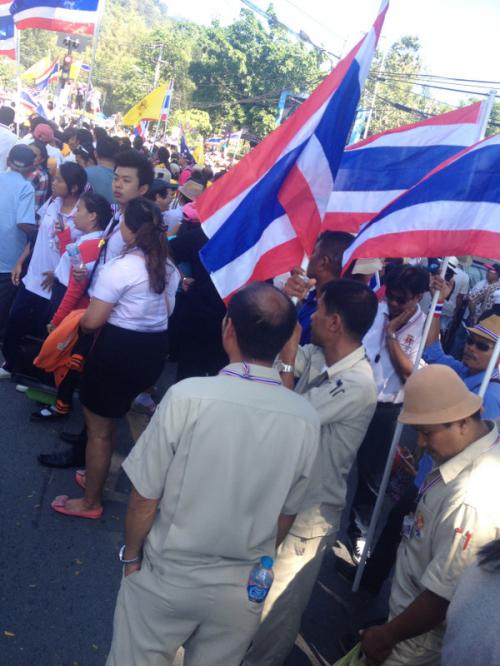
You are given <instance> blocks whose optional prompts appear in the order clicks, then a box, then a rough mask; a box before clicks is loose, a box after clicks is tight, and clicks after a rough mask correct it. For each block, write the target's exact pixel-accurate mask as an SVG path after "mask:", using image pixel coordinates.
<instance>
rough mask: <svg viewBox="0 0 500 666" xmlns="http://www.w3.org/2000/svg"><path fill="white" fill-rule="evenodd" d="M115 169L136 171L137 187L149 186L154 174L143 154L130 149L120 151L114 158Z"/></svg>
mask: <svg viewBox="0 0 500 666" xmlns="http://www.w3.org/2000/svg"><path fill="white" fill-rule="evenodd" d="M117 167H128V168H130V169H137V177H138V178H139V187H141V186H142V185H147V186H148V187H150V186H151V184H152V182H153V180H154V177H155V172H154V169H153V165H152V164H151V162H150V161H149V160H148V158H147V157H146V155H144V153H140V152H139V151H137V150H134V149H133V148H131V149H130V150H122V151H121V152H119V153H118V154H117V155H116V157H115V169H116V168H117Z"/></svg>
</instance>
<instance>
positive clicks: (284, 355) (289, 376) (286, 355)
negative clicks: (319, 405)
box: [278, 323, 302, 391]
mask: <svg viewBox="0 0 500 666" xmlns="http://www.w3.org/2000/svg"><path fill="white" fill-rule="evenodd" d="M301 335H302V328H301V326H300V324H298V323H297V324H295V328H294V330H293V333H292V335H291V336H290V338H289V339H288V341H287V342H286V343H285V345H284V346H283V348H282V350H281V351H280V353H279V354H278V358H279V359H280V361H282V362H283V363H284V364H285V365H291V366H295V360H296V358H297V352H298V350H299V341H300V336H301ZM280 375H281V381H282V382H283V386H286V388H289V389H292V391H293V389H294V385H295V380H294V373H293V372H282V373H280Z"/></svg>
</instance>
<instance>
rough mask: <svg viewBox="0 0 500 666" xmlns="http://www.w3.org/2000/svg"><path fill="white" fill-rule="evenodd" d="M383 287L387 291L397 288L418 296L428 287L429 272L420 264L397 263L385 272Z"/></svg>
mask: <svg viewBox="0 0 500 666" xmlns="http://www.w3.org/2000/svg"><path fill="white" fill-rule="evenodd" d="M385 287H386V290H387V291H394V290H399V291H402V292H404V293H406V292H408V293H410V294H411V295H412V296H419V295H420V294H423V293H424V292H426V291H427V290H428V289H429V272H428V271H426V270H425V268H423V267H422V266H412V265H411V264H399V265H398V266H394V267H393V268H391V269H390V270H389V272H388V273H387V275H386V277H385Z"/></svg>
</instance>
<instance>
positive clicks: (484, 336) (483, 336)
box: [465, 326, 497, 342]
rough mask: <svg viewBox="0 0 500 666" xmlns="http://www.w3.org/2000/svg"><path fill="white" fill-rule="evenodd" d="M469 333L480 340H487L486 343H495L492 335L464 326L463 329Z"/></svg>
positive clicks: (473, 327)
mask: <svg viewBox="0 0 500 666" xmlns="http://www.w3.org/2000/svg"><path fill="white" fill-rule="evenodd" d="M465 328H466V330H467V331H469V333H474V335H478V336H479V337H480V338H484V339H485V340H488V342H496V341H497V339H496V338H495V337H493V334H492V335H488V334H487V333H485V332H484V331H482V330H481V329H480V328H476V327H475V326H466V327H465Z"/></svg>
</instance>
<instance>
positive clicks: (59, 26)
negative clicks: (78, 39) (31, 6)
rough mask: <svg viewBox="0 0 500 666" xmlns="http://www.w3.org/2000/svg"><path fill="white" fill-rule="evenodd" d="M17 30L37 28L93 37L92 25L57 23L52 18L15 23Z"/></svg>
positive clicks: (27, 19)
mask: <svg viewBox="0 0 500 666" xmlns="http://www.w3.org/2000/svg"><path fill="white" fill-rule="evenodd" d="M15 23H16V28H17V29H18V30H25V29H26V28H38V29H40V30H53V31H56V32H67V33H69V34H71V35H93V34H94V27H95V25H94V23H71V22H69V21H58V20H56V19H52V18H41V17H32V18H25V19H21V20H20V21H16V22H15Z"/></svg>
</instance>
